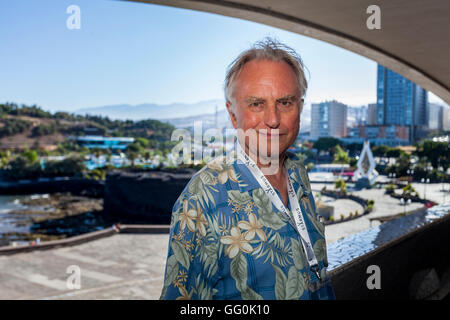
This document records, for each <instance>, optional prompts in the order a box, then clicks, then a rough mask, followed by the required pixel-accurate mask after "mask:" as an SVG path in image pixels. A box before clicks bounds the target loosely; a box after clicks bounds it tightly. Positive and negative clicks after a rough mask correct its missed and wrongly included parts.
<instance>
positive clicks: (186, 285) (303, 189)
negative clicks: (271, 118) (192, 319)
mask: <svg viewBox="0 0 450 320" xmlns="http://www.w3.org/2000/svg"><path fill="white" fill-rule="evenodd" d="M234 159H235V158H234ZM223 160H224V158H220V159H216V160H214V161H213V162H211V163H209V164H208V165H207V166H205V167H204V168H203V169H201V170H200V171H199V172H197V173H196V175H195V176H194V177H193V178H192V179H191V181H190V182H189V183H188V185H187V186H186V188H185V189H184V191H183V192H182V193H181V195H180V197H179V198H178V200H177V201H176V203H175V205H174V208H173V212H172V219H171V228H170V238H169V250H168V256H167V263H166V269H165V278H164V287H163V290H162V294H161V299H227V300H229V299H252V300H257V299H334V292H333V290H332V287H331V284H330V282H329V281H328V282H327V283H326V284H325V285H322V288H321V289H319V290H317V284H318V283H322V282H320V281H319V279H318V277H317V276H316V274H315V273H314V272H312V271H311V270H310V268H309V265H308V262H307V259H306V255H305V252H304V250H303V247H302V245H301V242H300V237H299V235H298V233H297V231H296V228H295V222H294V219H293V217H292V213H291V216H290V218H289V219H288V218H287V217H285V216H283V215H282V214H281V213H280V212H279V211H278V209H277V208H276V207H275V206H274V205H273V204H272V202H271V201H270V199H269V198H268V196H267V195H266V194H265V192H264V191H263V190H262V188H261V187H260V185H259V184H258V182H257V181H256V179H255V178H254V177H253V175H252V174H251V172H250V171H249V169H248V168H247V167H246V166H245V165H244V164H243V163H242V162H241V161H240V160H236V159H235V160H233V161H230V160H229V159H227V160H228V161H223ZM285 165H286V168H287V169H288V173H289V177H290V179H291V181H292V184H293V187H294V189H295V191H296V193H297V196H298V199H299V202H300V207H301V209H302V212H303V215H304V219H305V223H306V226H307V229H308V232H309V235H310V238H311V243H312V245H313V248H314V253H315V255H316V258H317V261H318V263H319V272H320V275H321V277H322V278H325V277H326V266H327V265H328V262H327V256H326V245H325V237H324V230H325V227H324V224H323V223H322V222H321V221H320V220H319V216H318V214H317V211H316V207H315V203H314V198H313V195H312V192H311V186H310V184H309V179H308V175H307V172H306V169H305V167H304V166H303V164H302V163H301V162H300V161H298V159H297V158H296V157H295V155H293V154H289V155H288V158H287V159H286V162H285ZM288 209H289V210H290V207H289V208H288Z"/></svg>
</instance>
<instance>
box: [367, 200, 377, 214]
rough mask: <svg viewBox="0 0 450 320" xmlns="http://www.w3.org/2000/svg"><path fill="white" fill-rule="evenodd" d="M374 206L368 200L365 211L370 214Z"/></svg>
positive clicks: (372, 201)
mask: <svg viewBox="0 0 450 320" xmlns="http://www.w3.org/2000/svg"><path fill="white" fill-rule="evenodd" d="M374 204H375V201H374V200H369V201H368V202H367V207H366V210H367V211H369V212H372V210H373V206H374Z"/></svg>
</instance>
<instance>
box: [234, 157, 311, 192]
mask: <svg viewBox="0 0 450 320" xmlns="http://www.w3.org/2000/svg"><path fill="white" fill-rule="evenodd" d="M292 156H294V157H295V155H294V154H293V153H290V152H288V153H287V157H286V160H285V166H286V168H287V169H288V174H289V176H290V177H292V178H293V179H295V180H296V181H297V182H299V183H300V184H301V185H302V184H303V183H302V182H301V179H300V177H299V174H298V172H297V168H296V166H295V163H294V160H295V159H291V158H292ZM232 165H233V169H234V172H235V173H236V175H237V176H238V177H239V178H238V185H239V191H240V192H246V191H251V190H254V189H258V188H261V186H260V185H259V183H258V181H257V180H256V178H255V177H254V176H253V174H252V173H251V172H250V170H249V169H248V168H247V166H246V165H245V164H244V163H243V162H242V161H241V160H239V159H235V160H234V162H233V164H232ZM294 188H295V186H294Z"/></svg>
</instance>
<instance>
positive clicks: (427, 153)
mask: <svg viewBox="0 0 450 320" xmlns="http://www.w3.org/2000/svg"><path fill="white" fill-rule="evenodd" d="M416 154H417V155H418V156H419V157H426V158H427V159H428V161H429V162H430V163H431V165H432V166H433V168H434V169H436V170H438V169H439V166H442V168H443V170H444V172H446V171H447V169H448V167H449V165H450V157H449V156H448V155H449V143H448V142H436V141H431V140H426V141H424V142H423V143H421V144H419V146H418V148H417V151H416Z"/></svg>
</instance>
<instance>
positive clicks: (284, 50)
mask: <svg viewBox="0 0 450 320" xmlns="http://www.w3.org/2000/svg"><path fill="white" fill-rule="evenodd" d="M257 59H261V60H271V61H284V62H286V63H287V64H288V65H289V66H291V68H292V70H293V71H294V73H295V75H296V77H297V80H298V87H299V91H300V97H303V96H304V95H305V93H306V89H307V88H308V83H307V81H306V78H305V73H304V68H305V67H304V65H303V61H302V59H301V58H300V56H299V55H298V54H297V53H296V52H295V50H294V49H292V48H290V47H288V46H286V45H284V44H282V43H280V42H279V41H277V40H275V39H272V38H269V37H267V38H264V39H263V40H261V41H258V42H256V43H255V44H254V45H253V47H252V48H250V49H248V50H246V51H244V52H242V53H241V54H240V55H239V56H238V57H237V58H236V59H235V60H234V61H233V62H232V63H231V64H230V65H229V66H228V69H227V73H226V76H225V100H226V101H227V102H231V101H232V99H233V97H234V96H233V93H234V82H235V80H236V78H237V76H238V74H239V73H240V71H241V70H242V68H243V67H244V65H245V64H246V63H247V62H250V61H252V60H257ZM233 108H234V107H233Z"/></svg>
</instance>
